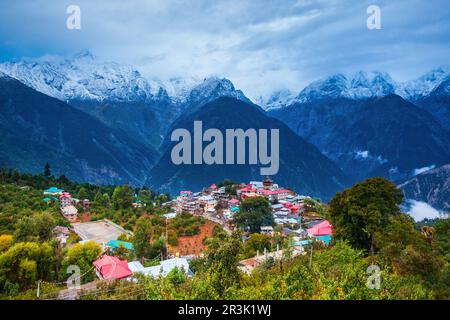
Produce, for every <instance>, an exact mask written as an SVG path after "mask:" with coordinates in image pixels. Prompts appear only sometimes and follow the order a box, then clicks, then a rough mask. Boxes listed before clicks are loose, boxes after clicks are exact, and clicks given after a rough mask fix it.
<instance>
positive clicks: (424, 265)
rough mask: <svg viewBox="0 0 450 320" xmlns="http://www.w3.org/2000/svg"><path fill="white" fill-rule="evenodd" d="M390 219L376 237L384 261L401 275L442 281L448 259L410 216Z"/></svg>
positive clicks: (376, 244)
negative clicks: (445, 258)
mask: <svg viewBox="0 0 450 320" xmlns="http://www.w3.org/2000/svg"><path fill="white" fill-rule="evenodd" d="M389 220H390V221H389V223H388V224H387V225H386V227H385V228H383V230H380V231H378V232H376V233H375V237H374V243H375V246H376V247H377V248H378V249H379V255H380V257H381V258H382V260H384V261H385V262H386V263H388V264H390V265H391V266H392V267H393V269H394V271H395V272H396V273H398V274H400V275H416V276H417V275H419V276H420V277H422V278H423V279H425V280H427V281H428V283H429V284H432V283H438V282H440V280H442V279H440V277H441V276H442V274H441V270H442V268H443V267H444V265H445V260H444V259H443V258H442V256H440V255H439V253H438V252H437V250H436V248H435V246H434V245H433V244H432V243H430V242H429V241H427V238H426V236H424V235H423V234H421V232H420V231H418V230H417V229H416V228H415V223H414V220H413V219H412V218H411V217H410V216H408V215H406V214H400V215H398V216H394V217H391V218H390V219H389Z"/></svg>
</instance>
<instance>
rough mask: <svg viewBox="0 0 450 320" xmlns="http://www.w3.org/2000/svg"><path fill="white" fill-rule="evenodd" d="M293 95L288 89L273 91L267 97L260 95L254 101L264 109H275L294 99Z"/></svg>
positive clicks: (288, 103)
mask: <svg viewBox="0 0 450 320" xmlns="http://www.w3.org/2000/svg"><path fill="white" fill-rule="evenodd" d="M294 98H295V95H294V94H293V93H292V91H290V90H288V89H283V90H278V91H275V92H274V93H273V94H272V95H270V96H269V97H268V98H264V97H262V96H260V97H259V98H257V99H256V100H255V102H256V103H257V104H258V105H260V106H261V107H262V108H263V109H264V110H266V111H269V110H275V109H280V108H283V107H284V106H288V105H290V104H291V103H292V101H293V100H294Z"/></svg>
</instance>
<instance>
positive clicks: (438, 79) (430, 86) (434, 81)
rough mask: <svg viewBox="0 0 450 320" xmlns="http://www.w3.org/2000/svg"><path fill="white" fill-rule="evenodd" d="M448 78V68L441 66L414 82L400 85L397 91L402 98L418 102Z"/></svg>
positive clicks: (449, 70)
mask: <svg viewBox="0 0 450 320" xmlns="http://www.w3.org/2000/svg"><path fill="white" fill-rule="evenodd" d="M449 76H450V67H447V66H442V67H439V68H436V69H433V70H431V71H430V72H428V73H426V74H424V75H423V76H421V77H419V78H417V79H416V80H411V81H406V82H404V83H402V84H400V85H399V87H398V90H397V91H398V94H399V95H401V96H402V97H405V98H407V99H409V100H413V101H414V100H418V99H420V98H423V97H425V96H427V95H429V94H431V92H433V91H434V90H435V89H437V88H438V87H439V86H440V84H441V83H443V82H444V81H446V80H448V78H449Z"/></svg>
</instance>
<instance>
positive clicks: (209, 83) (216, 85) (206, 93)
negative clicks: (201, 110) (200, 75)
mask: <svg viewBox="0 0 450 320" xmlns="http://www.w3.org/2000/svg"><path fill="white" fill-rule="evenodd" d="M219 97H231V98H236V99H239V100H243V101H250V100H249V99H248V98H247V97H246V96H245V95H244V93H243V92H242V91H241V90H236V89H235V87H234V85H233V83H232V82H231V81H230V80H228V79H226V78H219V77H210V78H206V79H204V80H203V82H202V83H200V84H198V85H197V86H195V87H194V88H193V89H192V90H191V92H190V94H189V102H190V103H198V102H203V103H204V102H207V101H212V100H214V99H217V98H219Z"/></svg>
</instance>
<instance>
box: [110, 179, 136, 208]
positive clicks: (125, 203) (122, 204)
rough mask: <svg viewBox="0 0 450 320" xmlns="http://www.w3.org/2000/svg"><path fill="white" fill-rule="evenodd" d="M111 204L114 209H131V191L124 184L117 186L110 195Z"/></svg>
mask: <svg viewBox="0 0 450 320" xmlns="http://www.w3.org/2000/svg"><path fill="white" fill-rule="evenodd" d="M112 203H113V206H114V208H115V209H128V208H131V204H132V203H133V190H132V189H131V188H130V187H129V186H128V185H127V184H126V185H123V186H117V187H116V188H115V189H114V192H113V195H112Z"/></svg>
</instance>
